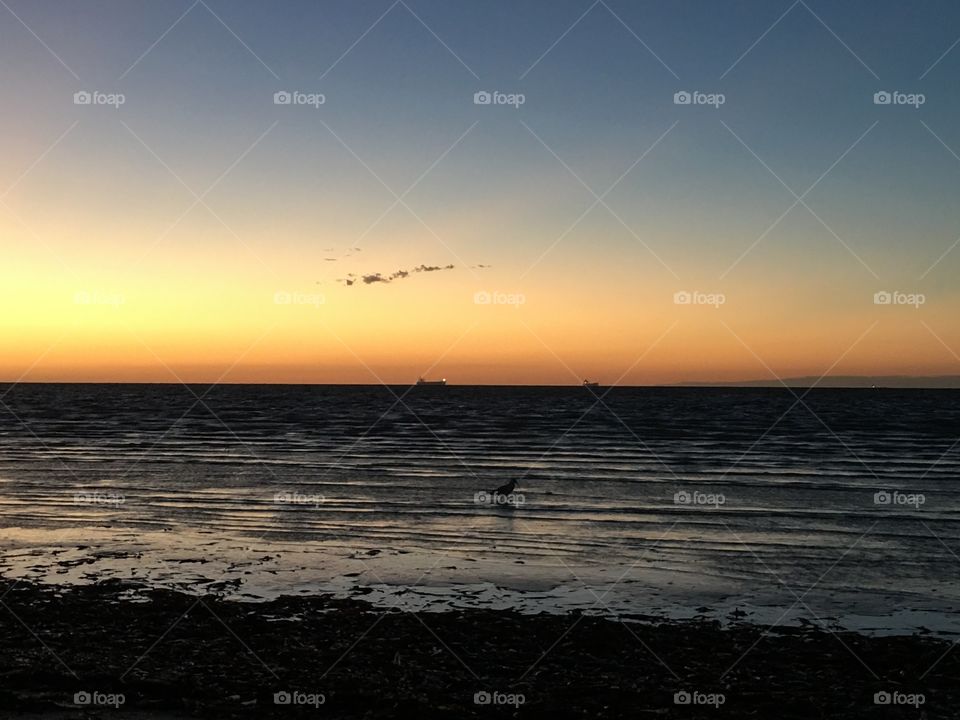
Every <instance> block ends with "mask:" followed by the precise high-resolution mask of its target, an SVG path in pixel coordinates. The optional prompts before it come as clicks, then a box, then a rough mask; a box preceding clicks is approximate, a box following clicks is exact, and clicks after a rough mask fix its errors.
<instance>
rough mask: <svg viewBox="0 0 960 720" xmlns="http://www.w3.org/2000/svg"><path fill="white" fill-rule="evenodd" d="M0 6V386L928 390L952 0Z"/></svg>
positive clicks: (959, 176) (946, 263) (952, 100)
mask: <svg viewBox="0 0 960 720" xmlns="http://www.w3.org/2000/svg"><path fill="white" fill-rule="evenodd" d="M4 2H5V4H2V3H0V88H2V93H3V98H4V100H3V109H4V111H3V113H0V302H2V304H3V308H4V311H3V312H2V314H0V381H15V380H19V379H23V380H36V381H41V380H42V381H53V380H64V381H151V382H155V381H160V382H176V381H178V380H183V381H188V382H193V381H196V382H211V381H217V380H220V381H223V382H317V383H325V382H329V383H368V382H380V381H382V382H390V383H409V382H411V381H413V380H415V379H416V378H417V376H419V375H428V376H429V377H446V378H447V379H448V380H449V381H450V382H451V383H458V384H462V383H504V384H513V383H544V384H565V383H576V382H579V381H580V380H581V379H582V378H585V377H589V378H592V379H598V380H600V381H602V382H603V383H605V384H611V383H614V382H619V383H620V384H637V385H643V384H659V383H673V382H683V381H710V380H718V381H729V380H734V379H754V378H769V377H772V376H773V375H774V374H775V375H777V376H780V377H789V376H799V375H813V376H819V375H821V374H823V373H825V372H828V371H829V372H830V374H834V375H893V374H907V375H947V374H960V357H958V355H957V354H958V353H960V323H958V322H957V318H958V316H960V283H958V282H957V278H958V276H960V245H958V237H960V204H958V203H957V197H958V192H957V189H958V187H960V92H958V88H957V81H956V78H957V77H958V75H960V44H958V45H955V43H956V41H957V40H958V38H960V7H958V6H957V4H956V2H955V1H954V0H930V1H929V2H924V3H922V4H919V5H911V4H908V3H903V2H899V1H893V0H889V1H888V0H859V1H851V2H845V3H842V7H837V5H838V4H837V3H832V2H827V1H826V0H805V1H803V0H801V1H799V2H792V0H783V1H781V0H776V1H771V2H766V1H764V2H761V1H760V0H756V1H752V2H747V1H738V2H727V1H717V0H699V1H690V2H683V3H676V2H645V1H644V2H632V1H631V2H627V1H626V0H605V1H601V2H597V3H593V2H592V0H576V1H574V0H552V1H551V2H549V3H547V2H545V1H543V0H541V1H540V2H532V1H523V2H516V1H515V0H502V1H501V0H496V1H486V2H449V0H398V2H393V1H392V0H369V1H367V0H364V1H362V2H360V1H357V0H342V1H339V2H333V1H331V0H322V1H321V2H293V1H285V2H283V3H265V2H237V1H234V2H226V1H225V0H199V1H198V2H196V3H194V2H193V0H183V1H179V0H178V1H174V0H171V1H170V2H163V3H157V2H144V1H131V0H118V1H116V2H103V1H96V2H87V1H82V2H77V1H76V0H70V1H62V2H61V1H53V0H49V1H48V0H45V1H44V2H40V3H37V2H28V1H27V0H4ZM283 91H286V92H291V93H294V92H298V93H303V94H306V95H309V94H311V93H313V94H322V95H323V96H324V99H325V102H323V104H317V105H310V104H275V102H274V94H275V93H277V92H283ZM481 91H487V92H495V91H497V92H501V93H506V94H516V93H520V94H522V95H523V96H524V102H523V104H522V105H520V106H519V107H514V106H511V105H502V104H475V97H474V96H475V93H477V92H481ZM682 91H688V92H691V93H692V92H695V91H697V92H701V93H705V94H716V93H721V94H722V95H723V100H724V102H723V104H722V105H720V106H719V107H713V106H711V105H702V104H701V105H695V104H689V105H687V104H676V103H675V93H678V92H682ZM884 91H886V92H890V93H894V92H899V93H903V94H904V95H901V96H899V97H901V98H903V97H905V96H909V95H911V94H913V95H916V94H922V104H919V103H916V102H915V103H914V104H913V105H911V104H898V102H897V101H896V100H894V102H892V103H890V104H876V103H875V93H878V92H884ZM78 92H89V93H101V94H102V95H100V96H99V98H100V100H101V101H107V99H108V98H106V96H109V95H111V94H114V95H116V94H120V95H121V96H122V100H123V103H122V105H119V107H115V106H114V105H110V104H97V101H95V102H93V103H91V104H76V103H75V93H78ZM301 99H302V98H301ZM811 188H812V189H811ZM808 190H809V192H808ZM798 196H799V197H800V198H801V200H800V201H799V202H798V200H797V197H798ZM598 197H599V198H600V200H599V201H598ZM398 198H399V200H398ZM450 265H452V266H453V267H452V268H450V267H448V266H450ZM415 268H421V271H419V272H416V271H414V269H415ZM434 268H436V269H434ZM404 270H405V271H407V272H408V273H409V275H408V276H406V277H402V276H401V277H397V278H396V279H394V280H392V281H391V282H376V281H374V282H365V281H364V276H366V279H367V280H368V281H370V280H375V279H376V276H377V274H379V276H380V277H381V278H388V277H389V276H390V275H391V274H393V273H396V272H398V271H404ZM882 292H888V293H900V294H901V295H898V296H894V300H893V302H891V303H890V304H877V303H876V302H875V294H876V293H882ZM678 293H691V294H692V297H693V298H694V302H693V303H691V304H683V303H682V302H681V303H678V302H676V298H677V297H678V295H677V294H678ZM910 295H913V296H918V297H919V301H917V302H912V303H911V302H910V301H908V300H905V299H904V298H905V297H906V296H910ZM679 297H680V298H681V299H682V298H684V297H686V296H683V295H680V296H679ZM710 297H712V298H713V299H714V300H716V302H714V304H709V303H710V300H709V299H708V298H710ZM717 298H719V300H717ZM897 298H899V300H898V299H897ZM697 299H699V300H701V301H703V302H702V303H698V302H697V301H696V300H697ZM488 301H489V302H488ZM720 301H722V304H721V302H720ZM898 303H900V304H898Z"/></svg>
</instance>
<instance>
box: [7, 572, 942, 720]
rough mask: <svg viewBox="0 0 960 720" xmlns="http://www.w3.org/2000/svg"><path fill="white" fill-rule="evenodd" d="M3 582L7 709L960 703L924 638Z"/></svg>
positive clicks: (903, 711)
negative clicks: (410, 609) (86, 701)
mask: <svg viewBox="0 0 960 720" xmlns="http://www.w3.org/2000/svg"><path fill="white" fill-rule="evenodd" d="M0 589H2V592H3V600H2V603H3V605H4V608H0V609H3V610H4V612H2V613H0V636H2V643H3V647H4V648H5V651H4V653H2V654H0V673H2V676H3V678H4V683H3V688H2V690H0V693H2V703H0V704H2V707H3V708H4V710H3V711H2V712H4V713H7V715H6V716H14V715H23V716H35V717H43V718H54V717H63V718H81V717H104V718H106V717H150V718H164V719H166V718H181V717H182V718H187V717H223V718H245V717H281V716H282V717H289V716H296V717H300V716H302V717H337V718H389V717H399V716H401V715H407V716H413V717H425V718H445V717H478V718H481V717H530V718H551V717H570V718H593V717H616V718H621V717H622V718H627V717H633V718H635V717H694V718H700V717H702V718H708V717H714V718H716V717H758V718H762V717H774V716H776V717H783V718H810V717H831V718H887V717H917V716H918V715H919V713H927V714H928V715H927V716H929V717H956V708H957V706H958V702H960V687H958V686H957V684H956V681H955V678H956V676H957V672H958V671H960V655H957V654H954V653H952V652H948V651H949V650H950V648H951V643H950V642H948V641H945V640H942V639H936V638H930V637H924V636H893V637H869V636H866V635H863V634H858V633H850V632H831V631H830V630H829V629H822V628H816V627H812V626H810V627H805V628H782V627H780V628H774V629H769V628H764V627H761V626H757V625H753V624H739V625H732V626H727V627H722V626H721V625H720V624H719V623H716V622H710V621H706V620H689V621H669V622H664V621H660V620H657V619H653V618H644V617H631V616H622V617H618V618H613V617H598V616H589V615H585V614H581V613H571V614H565V615H547V614H543V615H531V616H526V615H520V614H518V613H515V612H510V611H491V610H460V611H452V612H444V613H436V612H421V613H414V612H405V611H401V610H399V609H394V610H383V609H380V608H375V607H374V606H371V605H369V604H367V603H365V602H362V601H357V600H336V599H333V598H330V597H325V596H312V597H299V598H291V597H282V598H278V599H276V600H273V601H270V602H267V603H256V604H251V603H242V602H236V601H228V600H223V599H222V598H220V597H217V596H213V595H207V596H201V597H197V596H193V595H187V594H183V593H177V592H173V591H165V590H156V589H152V590H151V589H148V588H144V587H142V586H136V585H130V584H126V583H120V582H106V583H101V584H98V585H91V586H84V587H77V588H72V589H64V588H56V587H49V586H48V587H40V586H36V585H31V584H29V583H18V584H13V583H9V582H6V583H4V584H3V586H0ZM21 621H22V622H21ZM28 628H29V629H28ZM34 633H36V634H34ZM77 693H81V694H82V693H87V694H88V696H89V697H90V698H93V699H94V700H99V701H101V702H103V703H108V702H109V701H112V702H113V703H114V704H113V705H112V706H111V705H109V704H103V705H93V704H89V705H80V706H78V705H76V704H75V698H76V694H77ZM878 693H879V695H878ZM885 698H889V699H890V702H889V703H887V704H885V703H884V699H885ZM79 699H80V700H81V701H83V699H84V697H83V696H80V698H79ZM909 702H912V703H913V704H908V703H909Z"/></svg>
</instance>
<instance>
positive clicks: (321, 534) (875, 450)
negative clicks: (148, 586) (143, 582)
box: [0, 385, 960, 616]
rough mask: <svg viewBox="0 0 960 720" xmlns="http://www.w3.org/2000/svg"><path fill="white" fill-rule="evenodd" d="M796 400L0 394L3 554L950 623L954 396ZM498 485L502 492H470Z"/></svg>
mask: <svg viewBox="0 0 960 720" xmlns="http://www.w3.org/2000/svg"><path fill="white" fill-rule="evenodd" d="M796 392H797V395H796V396H795V395H794V394H793V393H792V392H790V391H788V390H786V389H759V388H752V389H708V388H615V389H612V390H610V391H609V392H607V391H606V390H604V389H601V390H599V391H596V394H595V392H594V391H591V390H588V389H585V388H580V387H572V388H506V387H499V388H492V387H452V386H451V387H445V388H416V387H414V388H409V387H394V388H385V387H343V386H302V387H301V386H216V387H213V388H211V389H208V388H207V387H206V386H192V387H190V388H186V387H183V386H172V385H154V386H145V385H17V386H14V387H2V386H0V395H3V393H6V394H5V395H3V398H2V403H3V404H2V405H0V519H2V524H3V526H4V529H3V530H2V532H0V539H2V540H3V543H4V548H5V550H6V552H7V559H6V561H5V566H4V568H3V569H4V572H5V574H7V575H8V576H9V575H18V574H19V575H27V576H31V573H32V574H33V575H32V576H36V575H37V574H39V573H41V572H46V573H47V575H46V576H45V578H46V579H57V577H56V576H57V575H61V576H63V578H62V579H65V580H74V579H80V577H78V576H76V570H75V569H74V566H73V565H67V566H64V567H60V568H57V567H56V563H55V562H54V560H55V559H56V558H63V557H67V556H70V557H72V555H69V553H68V555H63V554H62V553H65V552H67V551H68V549H69V548H74V550H70V552H74V551H75V548H76V545H77V542H78V539H80V540H82V539H83V538H85V537H87V538H93V539H94V540H91V541H90V543H89V544H90V545H91V546H92V547H94V548H96V549H98V550H99V551H100V552H101V553H103V552H112V553H114V555H112V556H111V555H102V557H100V558H95V559H94V561H92V562H90V563H78V566H80V565H84V566H86V565H89V567H86V572H85V577H86V579H91V578H95V577H97V573H98V572H99V573H100V574H101V575H104V574H109V573H113V574H123V573H130V574H133V575H136V576H138V577H140V578H147V579H151V580H154V581H160V580H161V579H165V580H168V581H171V582H173V581H175V580H177V579H178V578H179V579H181V580H183V581H184V582H187V581H188V580H190V579H191V578H192V579H194V580H196V579H197V578H199V577H201V576H203V573H195V574H194V575H190V572H194V571H195V568H196V567H197V565H196V563H197V562H200V564H201V565H207V564H209V563H212V564H210V565H209V568H207V569H206V570H205V572H206V576H207V578H206V579H207V580H211V579H217V578H219V577H221V576H223V577H234V575H230V571H231V570H232V571H236V572H239V573H240V574H238V575H236V577H239V578H240V584H241V585H242V586H243V587H245V588H246V589H248V590H250V591H251V592H250V594H252V595H260V594H263V593H262V592H260V591H261V590H264V588H266V587H268V586H270V588H271V590H272V591H273V592H279V591H283V590H284V589H285V588H289V589H293V588H296V590H297V591H301V590H302V589H303V587H302V585H303V584H304V578H306V577H309V578H310V580H311V583H313V584H314V585H315V586H317V587H320V586H323V582H322V580H323V577H331V578H332V577H333V576H342V575H343V574H344V571H345V570H346V569H348V568H349V567H350V566H349V563H348V564H347V565H344V564H343V563H346V562H347V561H348V560H350V559H351V558H356V557H358V554H359V557H361V558H362V557H363V556H364V555H365V554H366V553H370V554H369V556H368V557H369V558H370V559H369V560H368V561H364V562H362V564H361V565H360V566H358V567H359V570H358V572H360V573H361V575H363V577H362V578H361V580H356V581H353V582H364V583H366V584H368V585H378V584H380V583H379V582H378V581H379V580H383V581H384V582H383V584H385V585H389V584H390V583H391V582H393V581H396V582H403V583H410V582H413V581H415V580H416V581H420V585H421V586H439V585H445V586H448V587H451V586H454V585H458V584H460V585H463V586H470V587H479V586H481V585H484V584H487V585H490V586H493V587H498V586H500V587H515V588H517V589H518V590H527V591H531V589H534V588H535V589H537V590H538V591H542V590H544V589H545V588H546V589H549V588H553V589H554V590H556V589H557V588H563V589H565V590H570V591H572V590H573V589H576V588H580V590H583V589H584V586H586V587H587V589H590V588H594V587H604V588H607V589H610V590H612V591H613V592H611V593H610V596H609V598H607V597H606V596H603V597H604V598H605V600H606V601H608V602H612V601H613V600H614V599H615V600H616V602H617V603H619V604H620V606H621V607H632V606H636V607H637V608H641V609H642V608H643V607H649V606H651V602H650V597H651V596H652V595H659V593H660V591H661V590H664V589H665V588H666V586H667V585H669V586H670V587H671V588H674V589H677V588H679V589H677V590H676V592H675V595H676V596H677V597H687V598H688V599H689V602H686V603H683V602H681V603H680V604H681V605H683V604H686V605H693V604H695V603H696V602H699V601H701V600H702V598H704V597H707V598H709V599H712V600H714V601H716V602H721V600H723V599H726V602H728V603H734V604H748V605H749V604H751V603H753V604H755V605H758V606H759V605H764V606H767V607H774V606H775V607H784V608H786V607H787V606H789V605H791V604H792V603H794V601H796V600H797V598H800V599H801V600H800V602H799V603H797V608H798V609H800V610H802V609H803V608H805V607H807V606H809V605H812V604H813V603H817V607H819V608H824V612H827V611H829V612H830V613H831V616H837V615H849V616H853V615H857V614H858V613H862V614H867V615H892V614H894V613H897V612H901V611H903V610H905V609H907V610H916V611H917V612H920V611H923V612H927V611H933V612H936V613H940V614H948V613H950V612H951V611H952V608H953V607H954V602H957V603H960V584H958V583H957V581H956V580H955V579H954V578H956V577H958V575H960V573H958V571H960V559H958V557H957V556H956V555H954V553H956V554H957V555H960V524H958V520H960V498H958V493H957V488H958V479H960V478H958V460H960V448H957V447H954V443H955V442H956V441H957V439H958V438H960V405H958V400H960V393H958V392H956V391H947V390H945V391H931V390H902V391H901V390H832V389H831V390H819V389H815V390H813V391H811V392H809V394H806V395H803V393H804V392H805V391H803V390H798V391H796ZM798 397H799V399H798ZM511 478H519V479H520V483H519V487H518V489H517V492H519V493H521V494H522V498H520V499H521V500H522V504H520V505H517V506H505V507H503V506H493V505H490V504H489V503H486V504H484V503H478V502H476V500H475V493H476V492H477V491H479V490H490V489H491V488H493V487H496V486H498V485H500V484H502V483H504V482H506V481H507V480H509V479H511ZM881 491H887V492H888V493H890V494H889V495H881V496H880V499H881V500H884V499H886V498H888V497H889V498H892V500H891V502H890V503H882V502H881V503H880V504H878V502H877V498H876V497H875V494H876V493H877V492H881ZM682 493H686V495H683V494H682ZM897 493H901V494H897ZM678 494H679V499H680V500H682V499H684V498H685V497H696V498H697V499H706V500H710V501H712V502H711V503H708V504H706V505H699V504H683V503H682V502H681V503H678V502H677V498H675V496H678ZM721 500H722V503H721V502H720V501H721ZM158 538H159V539H158ZM164 538H166V539H164ZM201 540H202V542H201ZM125 548H126V549H129V550H131V552H132V551H134V550H135V554H134V555H135V557H134V560H132V561H131V562H130V563H129V566H125V565H123V564H122V563H118V562H117V557H119V556H121V555H122V552H123V551H124V549H125ZM202 548H209V549H208V550H206V551H204V552H206V553H207V555H209V557H206V558H199V557H187V556H188V555H190V553H191V552H192V553H194V554H197V553H199V552H200V550H201V549H202ZM254 550H255V551H256V552H257V553H260V552H261V551H262V552H263V553H266V555H267V556H269V557H270V558H271V560H270V562H266V561H264V562H262V563H255V562H251V563H246V562H244V561H243V558H242V555H243V553H244V552H245V551H249V552H253V551H254ZM55 553H59V554H55ZM137 553H138V554H139V556H136V554H137ZM274 553H276V554H278V555H279V556H280V557H287V558H288V559H289V558H291V557H293V558H296V561H295V562H294V561H290V562H288V563H287V564H284V563H283V562H278V561H276V559H273V554H274ZM201 554H202V553H201ZM111 557H112V558H113V562H112V563H111V562H107V560H109V559H110V558H111ZM25 558H29V560H27V559H25ZM331 558H339V559H340V560H342V561H343V562H341V563H340V564H337V563H333V562H332V561H331ZM374 558H375V559H374ZM384 558H391V560H389V561H387V560H385V559H384ZM414 559H416V562H414ZM201 560H202V562H201ZM171 563H173V566H172V565H171ZM217 563H220V565H216V564H217ZM271 563H273V564H271ZM377 563H379V564H377ZM161 565H162V567H161ZM215 565H216V567H217V570H216V573H214V572H213V571H212V568H213V567H214V566H215ZM231 565H232V566H233V568H232V569H231V568H230V566H231ZM41 568H44V570H41ZM238 568H245V569H244V570H243V571H239V570H237V569H238ZM188 569H189V572H188ZM444 570H445V571H446V572H444ZM424 571H426V577H427V582H422V576H423V573H424ZM138 573H139V574H138ZM178 573H179V575H178ZM224 573H226V575H225V574H224ZM324 573H326V576H324ZM625 573H626V574H625ZM651 573H652V574H651ZM658 573H659V574H658ZM388 574H389V575H390V576H391V577H389V578H388V577H387V575H388ZM211 575H216V576H217V578H211V577H209V576H211ZM418 576H420V577H418ZM621 578H622V579H621ZM618 580H619V582H617V581H618ZM524 581H528V586H525V585H524ZM614 582H617V584H616V587H614V585H613V583H614ZM596 583H600V585H596ZM604 583H605V584H604ZM661 583H662V584H663V586H664V587H659V585H660V584H661ZM654 586H657V587H654ZM811 588H812V589H811ZM614 590H615V591H614ZM698 591H699V592H698ZM805 591H806V594H804V593H805ZM600 594H601V591H597V595H600ZM660 597H661V605H663V604H664V603H666V600H663V597H664V596H663V595H660ZM595 598H596V595H595V596H593V597H587V600H588V601H589V603H593V602H594V600H595ZM672 601H673V599H671V602H672ZM631 603H633V605H631ZM654 604H655V603H654ZM808 609H809V608H808ZM815 609H816V608H814V609H811V612H813V611H814V610H815Z"/></svg>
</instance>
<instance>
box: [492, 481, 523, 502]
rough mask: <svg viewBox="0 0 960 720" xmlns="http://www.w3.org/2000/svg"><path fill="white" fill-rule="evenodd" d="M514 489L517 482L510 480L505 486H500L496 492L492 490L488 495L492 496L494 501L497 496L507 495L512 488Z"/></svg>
mask: <svg viewBox="0 0 960 720" xmlns="http://www.w3.org/2000/svg"><path fill="white" fill-rule="evenodd" d="M516 487H517V481H516V480H511V481H510V482H508V483H507V484H506V485H501V486H500V487H498V488H497V489H496V490H492V491H491V492H490V494H491V495H493V498H494V500H496V498H497V495H509V494H511V493H512V492H513V491H514V488H516Z"/></svg>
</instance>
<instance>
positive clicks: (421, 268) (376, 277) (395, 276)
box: [340, 265, 455, 287]
mask: <svg viewBox="0 0 960 720" xmlns="http://www.w3.org/2000/svg"><path fill="white" fill-rule="evenodd" d="M454 267H455V266H454V265H418V266H417V267H415V268H411V269H410V270H397V271H396V272H392V273H390V274H389V275H384V274H383V273H378V272H377V273H366V274H364V275H361V276H360V279H361V280H362V281H363V284H364V285H375V284H376V283H383V284H387V283H392V282H393V281H394V280H404V279H406V278H408V277H410V276H411V275H412V274H414V273H425V272H439V271H441V270H453V269H454ZM340 282H342V283H343V284H344V285H346V286H347V287H350V286H351V285H353V284H354V283H355V282H356V276H355V275H353V274H352V273H351V274H350V275H348V276H347V277H345V278H341V279H340Z"/></svg>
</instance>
